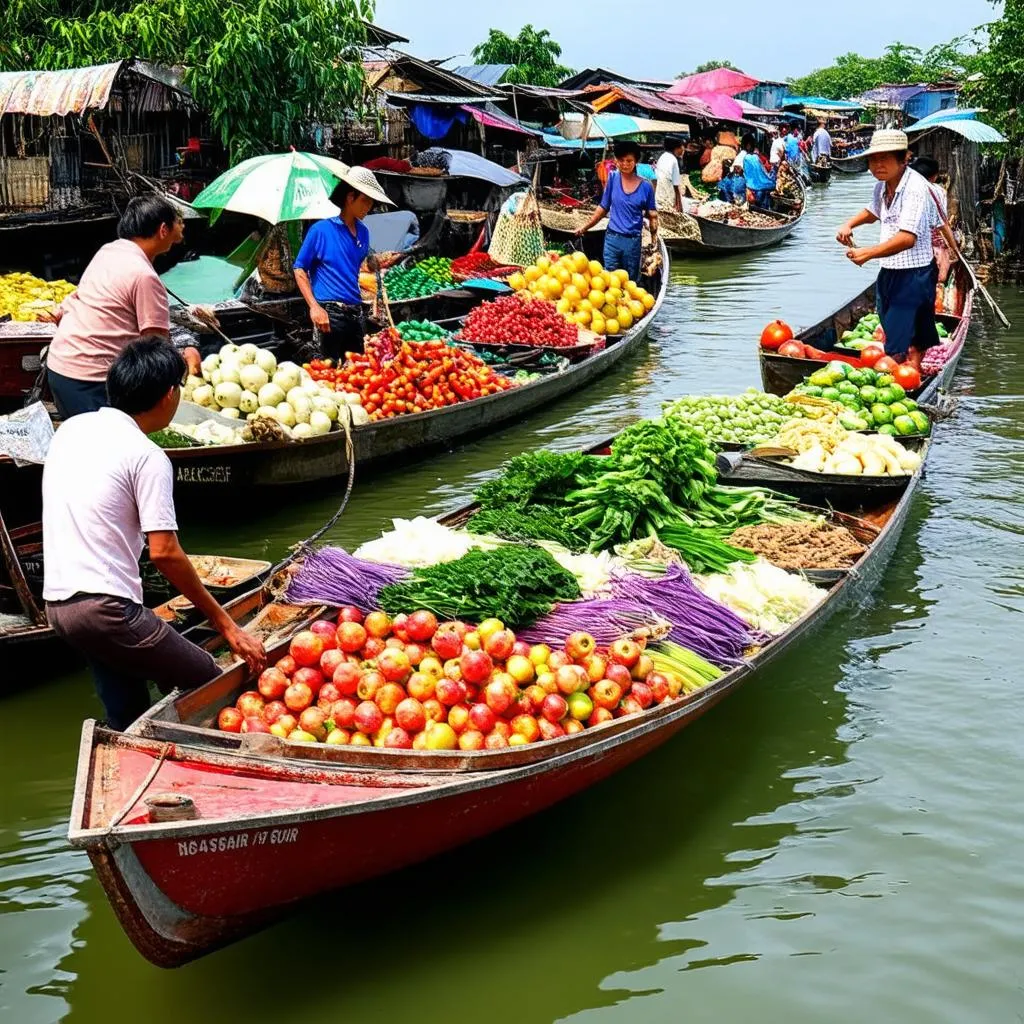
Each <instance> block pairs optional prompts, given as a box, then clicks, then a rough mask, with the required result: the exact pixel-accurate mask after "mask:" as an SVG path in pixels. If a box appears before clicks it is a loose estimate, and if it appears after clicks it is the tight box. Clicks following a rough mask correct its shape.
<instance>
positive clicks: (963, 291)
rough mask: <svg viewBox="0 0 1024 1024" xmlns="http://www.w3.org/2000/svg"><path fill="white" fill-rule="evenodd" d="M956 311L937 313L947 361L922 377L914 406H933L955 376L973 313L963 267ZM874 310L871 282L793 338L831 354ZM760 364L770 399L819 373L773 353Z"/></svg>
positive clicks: (815, 365)
mask: <svg viewBox="0 0 1024 1024" xmlns="http://www.w3.org/2000/svg"><path fill="white" fill-rule="evenodd" d="M955 268H956V270H955V272H956V286H957V287H956V291H957V309H956V312H955V313H939V314H936V317H935V319H936V320H937V321H940V322H941V323H942V324H943V325H944V326H945V328H946V330H947V331H948V332H949V337H948V338H947V339H946V342H945V343H946V344H947V345H949V346H950V350H951V351H950V358H949V359H948V360H947V361H946V363H945V365H944V366H943V368H942V370H941V372H939V373H937V374H935V375H934V376H932V377H926V378H925V379H924V382H923V386H922V388H921V390H920V391H919V392H918V393H917V394H914V395H913V398H914V399H915V401H917V402H918V403H926V404H927V403H929V402H933V401H934V400H935V398H936V396H937V395H938V393H939V390H940V389H942V388H946V387H948V386H949V383H950V381H952V379H953V375H954V374H955V373H956V368H957V364H958V363H959V362H960V358H961V356H962V355H963V350H964V343H965V342H966V340H967V333H968V331H969V330H970V326H971V315H972V313H973V310H974V285H973V283H972V282H971V279H970V277H969V275H968V274H967V272H966V271H965V270H964V269H963V267H962V266H961V265H960V264H959V263H957V264H955ZM874 308H875V285H874V283H873V282H872V283H871V284H869V285H868V286H867V288H865V289H864V290H863V291H861V292H858V294H857V295H855V296H854V297H853V298H852V299H850V300H849V302H846V303H844V304H843V305H842V306H840V307H839V308H838V309H837V310H835V311H834V312H832V313H829V314H828V316H826V317H824V318H823V319H821V320H819V321H818V322H817V323H816V324H814V325H813V326H811V327H806V328H804V329H803V330H802V331H800V332H799V334H797V335H796V338H797V340H798V341H802V342H804V343H805V344H808V345H812V346H813V347H814V348H816V349H819V350H821V351H822V352H831V351H832V350H833V349H834V348H835V346H836V342H837V341H838V340H839V339H840V338H841V337H842V335H843V332H844V331H848V330H850V329H851V328H852V327H853V326H854V324H856V323H857V321H858V320H859V319H860V318H861V317H862V316H864V315H865V314H866V313H870V312H871V311H872V310H873V309H874ZM759 358H760V361H761V382H762V384H763V385H764V389H765V391H768V392H770V393H771V394H773V395H788V394H789V392H790V391H792V390H793V388H795V387H796V386H797V384H799V383H800V382H801V381H802V380H803V379H804V378H805V377H807V376H809V375H810V374H812V373H814V371H815V370H820V369H821V366H822V364H821V362H820V360H817V359H799V358H793V357H791V356H780V355H779V354H778V353H776V352H767V351H765V350H764V349H761V350H760V352H759Z"/></svg>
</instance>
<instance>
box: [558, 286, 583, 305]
mask: <svg viewBox="0 0 1024 1024" xmlns="http://www.w3.org/2000/svg"><path fill="white" fill-rule="evenodd" d="M562 298H563V299H568V300H569V301H570V302H571V303H572V304H573V305H574V306H575V305H578V304H579V302H580V300H581V299H582V298H583V296H582V295H580V290H579V288H577V287H576V285H574V284H570V285H569V286H568V287H566V288H565V289H564V290H563V292H562Z"/></svg>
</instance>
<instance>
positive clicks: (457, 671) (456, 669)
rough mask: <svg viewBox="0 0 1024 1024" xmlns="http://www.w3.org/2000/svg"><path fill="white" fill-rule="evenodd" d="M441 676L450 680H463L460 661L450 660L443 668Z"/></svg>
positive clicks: (456, 659)
mask: <svg viewBox="0 0 1024 1024" xmlns="http://www.w3.org/2000/svg"><path fill="white" fill-rule="evenodd" d="M441 674H442V675H444V676H447V677H448V678H449V679H456V680H460V679H462V668H461V667H460V666H459V659H458V658H449V659H448V660H447V661H446V662H445V663H444V665H443V666H442V670H441Z"/></svg>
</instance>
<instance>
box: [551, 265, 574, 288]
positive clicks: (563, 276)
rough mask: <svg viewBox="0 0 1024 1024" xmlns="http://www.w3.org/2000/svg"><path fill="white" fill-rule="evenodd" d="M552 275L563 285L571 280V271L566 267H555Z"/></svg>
mask: <svg viewBox="0 0 1024 1024" xmlns="http://www.w3.org/2000/svg"><path fill="white" fill-rule="evenodd" d="M554 276H555V277H557V278H558V280H559V281H561V282H562V284H563V285H566V284H568V283H569V282H570V281H571V280H572V272H571V271H570V270H569V269H568V268H567V267H555V270H554Z"/></svg>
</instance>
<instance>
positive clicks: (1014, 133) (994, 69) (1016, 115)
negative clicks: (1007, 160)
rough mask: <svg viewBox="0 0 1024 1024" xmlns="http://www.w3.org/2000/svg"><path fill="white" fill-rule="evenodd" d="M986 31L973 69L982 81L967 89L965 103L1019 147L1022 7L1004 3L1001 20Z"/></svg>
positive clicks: (1022, 137) (1022, 133)
mask: <svg viewBox="0 0 1024 1024" xmlns="http://www.w3.org/2000/svg"><path fill="white" fill-rule="evenodd" d="M987 29H988V39H989V45H988V50H987V51H986V52H985V53H984V54H982V56H981V57H980V59H979V62H978V68H977V69H976V70H978V71H980V72H981V73H982V76H983V77H982V80H981V81H980V82H979V83H978V84H977V86H971V87H969V88H970V92H969V93H968V100H969V102H970V103H971V105H972V106H982V107H985V108H986V110H987V113H986V114H985V115H984V118H985V120H986V121H990V122H992V123H993V124H994V125H995V126H996V127H997V128H999V129H1000V130H1001V131H1002V132H1003V134H1004V135H1005V136H1006V137H1007V138H1008V139H1009V140H1010V141H1011V142H1012V143H1016V144H1019V143H1021V142H1022V141H1024V5H1022V4H1021V3H1019V2H1017V3H1013V2H1008V3H1006V4H1005V5H1004V8H1003V16H1002V17H1001V18H999V19H998V20H997V21H994V22H992V23H991V24H990V25H988V26H987Z"/></svg>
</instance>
